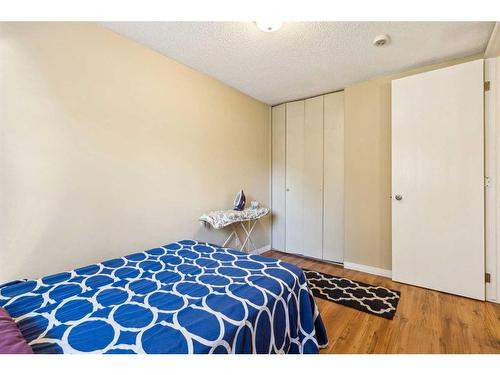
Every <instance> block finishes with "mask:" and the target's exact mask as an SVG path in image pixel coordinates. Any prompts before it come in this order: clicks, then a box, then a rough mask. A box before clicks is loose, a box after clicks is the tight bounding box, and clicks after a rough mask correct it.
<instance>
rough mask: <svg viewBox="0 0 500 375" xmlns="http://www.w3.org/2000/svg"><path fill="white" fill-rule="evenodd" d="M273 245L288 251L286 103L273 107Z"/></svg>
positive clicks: (277, 248)
mask: <svg viewBox="0 0 500 375" xmlns="http://www.w3.org/2000/svg"><path fill="white" fill-rule="evenodd" d="M271 145H272V146H271V179H272V182H271V207H272V224H271V247H272V248H273V249H275V250H279V251H286V245H285V236H286V200H285V199H286V195H285V188H286V177H285V174H286V159H285V157H286V156H285V155H286V117H285V104H281V105H279V106H275V107H272V109H271Z"/></svg>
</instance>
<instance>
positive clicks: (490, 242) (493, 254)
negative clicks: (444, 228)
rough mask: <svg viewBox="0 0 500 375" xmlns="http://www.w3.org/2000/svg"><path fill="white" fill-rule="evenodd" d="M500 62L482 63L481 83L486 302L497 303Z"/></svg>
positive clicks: (489, 61)
mask: <svg viewBox="0 0 500 375" xmlns="http://www.w3.org/2000/svg"><path fill="white" fill-rule="evenodd" d="M498 61H500V58H494V59H486V60H485V69H484V75H485V77H484V78H485V81H490V90H489V91H486V92H485V93H484V101H485V102H484V107H485V108H484V118H485V124H484V125H485V126H484V131H485V158H484V165H485V177H486V178H487V181H488V183H487V184H486V187H485V239H486V246H485V248H486V254H485V271H486V272H488V273H489V274H490V275H491V282H490V283H486V300H487V301H492V302H498V288H497V258H498V255H497V253H498V246H499V244H498V240H497V238H498V234H499V229H500V228H499V227H498V222H497V215H498V214H499V213H500V211H499V207H498V205H497V197H498V196H499V188H500V186H498V184H497V176H498V166H499V165H500V160H499V155H497V144H498V142H499V138H498V137H499V135H500V133H498V132H497V131H496V129H497V125H496V122H497V119H496V108H495V103H496V100H497V80H496V72H497V66H498Z"/></svg>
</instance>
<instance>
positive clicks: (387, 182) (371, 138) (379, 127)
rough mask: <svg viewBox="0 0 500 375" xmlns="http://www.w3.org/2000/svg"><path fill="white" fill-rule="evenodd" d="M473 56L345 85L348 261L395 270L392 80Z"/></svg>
mask: <svg viewBox="0 0 500 375" xmlns="http://www.w3.org/2000/svg"><path fill="white" fill-rule="evenodd" d="M478 58H481V56H471V57H468V58H465V59H460V60H455V61H451V62H447V63H444V64H438V65H431V66H427V67H424V68H420V69H416V70H412V71H408V72H405V73H400V74H395V75H392V76H389V77H384V78H380V79H376V80H372V81H368V82H362V83H359V84H355V85H352V86H349V87H347V88H346V89H345V138H344V142H345V182H344V183H345V249H344V261H346V262H351V263H358V264H363V265H368V266H372V267H379V268H383V269H391V258H392V254H391V198H390V196H391V81H392V80H393V79H396V78H400V77H404V76H408V75H411V74H416V73H420V72H424V71H429V70H433V69H438V68H441V67H445V66H450V65H454V64H457V63H461V62H465V61H470V60H474V59H478Z"/></svg>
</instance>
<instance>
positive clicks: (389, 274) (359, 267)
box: [344, 262, 392, 278]
mask: <svg viewBox="0 0 500 375" xmlns="http://www.w3.org/2000/svg"><path fill="white" fill-rule="evenodd" d="M344 268H347V269H350V270H355V271H361V272H366V273H371V274H373V275H378V276H384V277H389V278H391V277H392V271H391V270H386V269H384V268H378V267H372V266H367V265H364V264H358V263H351V262H344Z"/></svg>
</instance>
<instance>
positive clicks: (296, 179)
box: [285, 100, 304, 254]
mask: <svg viewBox="0 0 500 375" xmlns="http://www.w3.org/2000/svg"><path fill="white" fill-rule="evenodd" d="M303 177H304V101H303V100H301V101H298V102H292V103H287V104H286V242H285V245H286V251H287V252H291V253H299V254H302V252H303V249H304V247H303V246H304V236H303V227H302V223H303V214H304V212H303V195H302V194H303Z"/></svg>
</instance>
